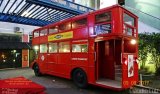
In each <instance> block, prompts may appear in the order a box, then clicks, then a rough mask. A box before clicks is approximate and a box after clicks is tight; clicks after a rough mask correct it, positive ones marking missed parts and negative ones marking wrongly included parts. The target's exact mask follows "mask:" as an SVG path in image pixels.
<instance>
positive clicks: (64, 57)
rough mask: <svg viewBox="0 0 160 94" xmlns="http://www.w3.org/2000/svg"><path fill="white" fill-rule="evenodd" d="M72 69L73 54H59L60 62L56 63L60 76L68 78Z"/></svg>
mask: <svg viewBox="0 0 160 94" xmlns="http://www.w3.org/2000/svg"><path fill="white" fill-rule="evenodd" d="M70 69H71V54H69V53H60V54H59V55H58V63H57V64H56V72H57V73H59V75H60V76H62V77H65V78H68V77H69V75H70Z"/></svg>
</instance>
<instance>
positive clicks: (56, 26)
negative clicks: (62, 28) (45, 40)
mask: <svg viewBox="0 0 160 94" xmlns="http://www.w3.org/2000/svg"><path fill="white" fill-rule="evenodd" d="M53 27H54V28H57V32H53V33H50V29H51V28H53ZM58 32H59V27H58V25H55V26H50V27H48V34H49V35H51V34H56V33H58Z"/></svg>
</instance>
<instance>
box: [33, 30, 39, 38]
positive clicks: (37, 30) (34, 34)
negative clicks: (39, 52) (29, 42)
mask: <svg viewBox="0 0 160 94" xmlns="http://www.w3.org/2000/svg"><path fill="white" fill-rule="evenodd" d="M36 32H37V33H38V36H36V37H35V33H36ZM39 36H40V32H39V30H36V31H34V32H33V38H37V37H39Z"/></svg>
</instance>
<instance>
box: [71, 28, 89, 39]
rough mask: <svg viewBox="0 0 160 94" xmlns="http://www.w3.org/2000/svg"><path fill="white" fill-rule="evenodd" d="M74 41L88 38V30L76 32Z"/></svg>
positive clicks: (83, 29) (80, 29) (76, 30)
mask: <svg viewBox="0 0 160 94" xmlns="http://www.w3.org/2000/svg"><path fill="white" fill-rule="evenodd" d="M73 36H74V39H82V38H87V37H88V29H87V28H78V29H75V30H74V34H73Z"/></svg>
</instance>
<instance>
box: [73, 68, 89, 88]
mask: <svg viewBox="0 0 160 94" xmlns="http://www.w3.org/2000/svg"><path fill="white" fill-rule="evenodd" d="M72 79H73V82H74V83H75V85H76V86H78V87H80V88H86V87H87V85H88V81H87V75H86V73H85V72H84V71H83V70H82V69H76V70H75V71H73V74H72Z"/></svg>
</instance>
